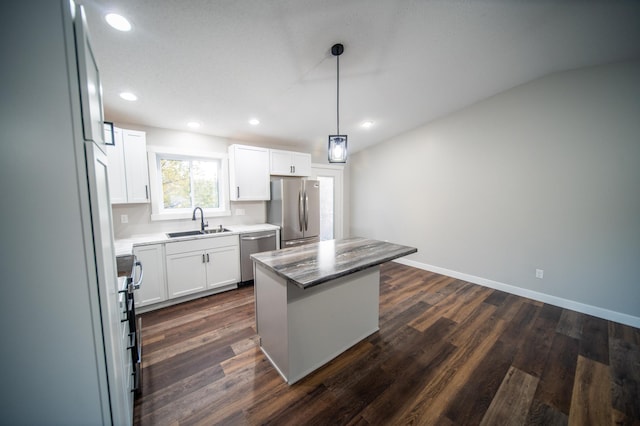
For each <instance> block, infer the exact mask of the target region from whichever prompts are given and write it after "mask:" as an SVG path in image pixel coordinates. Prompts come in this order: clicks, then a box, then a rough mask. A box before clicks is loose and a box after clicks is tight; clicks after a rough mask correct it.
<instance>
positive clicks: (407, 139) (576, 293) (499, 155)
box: [350, 61, 640, 326]
mask: <svg viewBox="0 0 640 426" xmlns="http://www.w3.org/2000/svg"><path fill="white" fill-rule="evenodd" d="M350 162H351V166H350V169H351V218H350V219H351V234H352V235H361V236H367V237H372V238H377V239H387V240H391V241H394V242H397V243H401V244H407V245H411V246H415V247H417V248H418V253H417V254H415V255H412V256H411V257H410V258H409V259H410V263H411V262H417V263H414V264H416V265H419V266H423V267H425V268H427V269H429V268H431V269H437V270H440V271H445V272H450V273H451V274H458V275H459V276H463V277H467V278H469V280H473V281H475V282H478V283H485V284H488V285H490V286H495V287H499V288H505V289H510V290H513V291H514V292H516V293H520V294H525V295H529V296H532V297H536V298H538V299H541V300H546V301H551V302H557V303H556V304H564V305H565V306H566V307H573V308H576V309H578V310H583V311H586V312H590V313H593V314H596V315H599V316H605V317H607V316H608V317H609V318H612V319H616V320H619V321H622V322H627V323H632V324H633V325H635V326H639V325H640V303H639V301H640V280H639V278H638V265H640V61H637V62H627V63H620V64H613V65H608V66H601V67H596V68H589V69H581V70H575V71H570V72H564V73H559V74H554V75H551V76H548V77H545V78H542V79H539V80H536V81H533V82H530V83H527V84H525V85H522V86H519V87H516V88H514V89H511V90H509V91H506V92H503V93H502V94H499V95H497V96H495V97H492V98H490V99H487V100H485V101H482V102H479V103H477V104H475V105H472V106H470V107H468V108H466V109H464V110H461V111H458V112H456V113H453V114H451V115H449V116H446V117H444V118H442V119H439V120H436V121H434V122H432V123H429V124H427V125H425V126H423V127H420V128H418V129H415V130H413V131H411V132H409V133H406V134H404V135H402V136H399V137H396V138H394V139H392V140H389V141H387V142H385V143H382V144H380V145H377V146H375V147H372V148H370V149H367V150H364V151H361V152H359V153H356V154H354V155H352V157H351V159H350ZM536 268H540V269H543V270H544V279H542V280H540V279H537V278H535V269H536ZM503 284H507V285H508V286H515V287H508V286H503ZM574 305H575V306H574Z"/></svg>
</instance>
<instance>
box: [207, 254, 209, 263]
mask: <svg viewBox="0 0 640 426" xmlns="http://www.w3.org/2000/svg"><path fill="white" fill-rule="evenodd" d="M207 263H209V253H207Z"/></svg>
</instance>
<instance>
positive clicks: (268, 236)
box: [240, 232, 276, 241]
mask: <svg viewBox="0 0 640 426" xmlns="http://www.w3.org/2000/svg"><path fill="white" fill-rule="evenodd" d="M275 236H276V234H275V232H274V233H273V234H267V235H257V236H255V237H240V239H241V240H242V241H254V240H263V239H265V238H273V237H275Z"/></svg>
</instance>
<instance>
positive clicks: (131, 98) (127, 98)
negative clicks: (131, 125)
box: [120, 92, 138, 101]
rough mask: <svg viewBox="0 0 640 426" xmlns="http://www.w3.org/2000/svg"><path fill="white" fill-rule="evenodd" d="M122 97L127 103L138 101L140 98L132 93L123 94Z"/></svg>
mask: <svg viewBox="0 0 640 426" xmlns="http://www.w3.org/2000/svg"><path fill="white" fill-rule="evenodd" d="M120 97H121V98H122V99H124V100H125V101H137V100H138V97H137V96H136V95H134V94H133V93H131V92H122V93H120Z"/></svg>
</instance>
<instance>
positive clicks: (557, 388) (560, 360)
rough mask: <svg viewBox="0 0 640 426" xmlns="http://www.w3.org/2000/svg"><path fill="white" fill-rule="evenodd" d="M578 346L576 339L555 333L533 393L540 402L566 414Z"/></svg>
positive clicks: (567, 412) (569, 406)
mask: <svg viewBox="0 0 640 426" xmlns="http://www.w3.org/2000/svg"><path fill="white" fill-rule="evenodd" d="M578 346H579V342H578V341H577V340H576V339H574V338H572V337H569V336H567V335H565V334H562V333H556V334H555V336H554V338H553V341H552V343H551V349H550V350H549V357H548V358H547V363H546V365H545V368H544V370H543V372H542V375H541V377H540V383H538V389H537V390H536V395H535V398H536V399H538V400H539V401H541V402H542V403H545V404H547V405H549V406H551V407H553V408H555V409H557V410H558V411H560V412H561V413H564V414H566V415H568V414H569V409H570V408H571V394H572V392H573V382H574V378H575V372H576V363H577V360H578Z"/></svg>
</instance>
